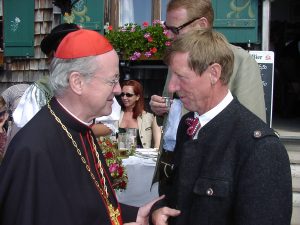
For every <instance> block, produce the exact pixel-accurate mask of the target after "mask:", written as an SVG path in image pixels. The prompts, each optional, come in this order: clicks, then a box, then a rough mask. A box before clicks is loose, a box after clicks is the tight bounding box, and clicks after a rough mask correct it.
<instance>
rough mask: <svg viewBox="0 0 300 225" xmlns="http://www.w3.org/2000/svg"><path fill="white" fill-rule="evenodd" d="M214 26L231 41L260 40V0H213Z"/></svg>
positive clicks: (253, 41) (246, 41)
mask: <svg viewBox="0 0 300 225" xmlns="http://www.w3.org/2000/svg"><path fill="white" fill-rule="evenodd" d="M212 3H213V8H214V11H215V20H214V28H215V29H216V30H217V31H219V32H221V33H223V34H224V35H225V36H226V37H227V39H228V40H229V42H231V43H248V42H249V40H250V42H251V43H256V42H257V41H258V19H257V18H258V0H222V1H220V0H212Z"/></svg>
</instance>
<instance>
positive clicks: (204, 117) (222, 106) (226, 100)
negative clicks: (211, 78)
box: [194, 90, 233, 136]
mask: <svg viewBox="0 0 300 225" xmlns="http://www.w3.org/2000/svg"><path fill="white" fill-rule="evenodd" d="M232 100H233V96H232V94H231V92H230V91H229V90H228V93H227V95H226V96H225V98H224V99H223V100H222V101H221V102H220V103H219V104H218V105H216V106H215V107H214V108H212V109H211V110H209V111H208V112H206V113H204V114H203V115H201V116H199V114H198V113H197V112H195V113H194V118H196V117H198V118H199V121H200V124H201V127H203V126H205V124H207V123H208V122H209V121H211V120H212V119H213V118H214V117H215V116H216V115H218V114H219V113H220V112H221V111H222V110H223V109H225V108H226V106H228V105H229V103H230V102H231V101H232ZM195 136H196V135H195Z"/></svg>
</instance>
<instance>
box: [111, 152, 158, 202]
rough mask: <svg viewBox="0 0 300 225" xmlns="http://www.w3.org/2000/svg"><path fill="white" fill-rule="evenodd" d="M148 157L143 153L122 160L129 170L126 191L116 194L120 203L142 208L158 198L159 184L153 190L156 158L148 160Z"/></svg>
mask: <svg viewBox="0 0 300 225" xmlns="http://www.w3.org/2000/svg"><path fill="white" fill-rule="evenodd" d="M137 153H138V151H137ZM149 153H150V152H149ZM146 155H147V153H146V152H143V154H135V155H134V156H130V157H129V158H127V159H123V160H122V161H123V165H124V166H125V168H126V170H127V175H128V183H127V188H126V190H124V191H117V192H116V194H117V198H118V201H119V202H121V203H124V204H127V205H132V206H137V207H140V206H142V205H144V204H145V203H148V202H149V201H151V200H153V199H154V198H157V197H158V184H157V183H155V184H154V185H153V186H152V188H151V183H152V178H153V174H154V169H155V164H156V162H155V160H156V157H154V156H153V155H152V157H151V158H148V157H147V156H146ZM156 156H157V154H156Z"/></svg>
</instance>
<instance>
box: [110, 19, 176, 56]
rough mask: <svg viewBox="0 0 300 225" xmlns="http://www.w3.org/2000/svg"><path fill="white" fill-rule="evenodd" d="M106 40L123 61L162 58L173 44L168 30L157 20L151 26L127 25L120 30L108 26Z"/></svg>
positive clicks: (145, 24) (146, 24)
mask: <svg viewBox="0 0 300 225" xmlns="http://www.w3.org/2000/svg"><path fill="white" fill-rule="evenodd" d="M105 30H106V35H105V36H106V38H107V39H108V40H109V41H110V42H111V44H112V45H113V47H114V48H115V50H116V51H117V52H118V53H119V55H120V57H121V58H122V59H129V60H139V59H147V58H148V59H150V58H156V59H157V58H161V57H162V55H163V53H164V51H165V49H166V47H167V46H169V45H170V44H171V42H170V39H169V38H168V37H167V32H168V31H167V30H166V29H165V26H164V25H163V24H162V22H161V21H159V20H155V21H153V24H152V25H151V26H149V25H148V23H147V22H144V23H143V25H142V26H141V25H137V24H134V23H129V24H125V25H124V26H122V27H119V28H118V30H113V28H112V27H111V26H108V25H106V26H105Z"/></svg>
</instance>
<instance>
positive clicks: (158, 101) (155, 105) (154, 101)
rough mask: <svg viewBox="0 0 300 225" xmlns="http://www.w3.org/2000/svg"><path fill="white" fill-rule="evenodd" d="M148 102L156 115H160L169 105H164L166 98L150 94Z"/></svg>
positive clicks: (166, 110)
mask: <svg viewBox="0 0 300 225" xmlns="http://www.w3.org/2000/svg"><path fill="white" fill-rule="evenodd" d="M171 101H172V100H171ZM149 104H150V107H151V110H152V111H153V112H154V113H155V114H156V115H157V116H162V115H163V114H165V113H167V112H168V111H169V107H168V106H167V105H166V100H165V99H164V98H163V97H161V96H158V95H152V96H151V100H150V103H149Z"/></svg>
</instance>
